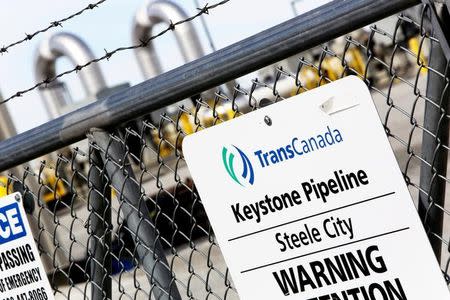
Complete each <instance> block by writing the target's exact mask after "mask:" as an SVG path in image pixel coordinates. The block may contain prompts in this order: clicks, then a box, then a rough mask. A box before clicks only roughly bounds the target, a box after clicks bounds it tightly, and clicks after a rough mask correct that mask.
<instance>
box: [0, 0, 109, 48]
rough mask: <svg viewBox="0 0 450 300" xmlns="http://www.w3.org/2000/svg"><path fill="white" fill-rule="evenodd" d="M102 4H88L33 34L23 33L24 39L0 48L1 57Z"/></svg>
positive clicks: (98, 2)
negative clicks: (13, 48) (11, 49)
mask: <svg viewBox="0 0 450 300" xmlns="http://www.w3.org/2000/svg"><path fill="white" fill-rule="evenodd" d="M103 2H106V0H100V1H97V2H95V3H91V4H88V5H87V6H86V7H84V8H83V9H81V10H79V11H77V12H75V13H73V14H71V15H69V16H67V17H65V18H63V19H60V20H56V21H52V22H50V25H48V26H47V27H45V28H42V29H39V30H36V31H35V32H33V33H25V37H24V38H22V39H19V40H17V41H15V42H13V43H10V44H9V45H7V46H3V47H1V48H0V54H2V55H3V54H5V53H7V52H8V50H9V49H10V48H12V47H15V46H18V45H20V44H22V43H24V42H27V41H31V40H32V39H33V38H34V37H35V36H37V35H39V34H41V33H44V32H47V31H49V30H50V29H52V28H55V27H63V26H62V23H64V22H66V21H69V20H71V19H73V18H75V17H77V16H79V15H81V14H83V13H84V12H86V11H88V10H93V9H94V8H97V7H98V6H99V5H100V4H102V3H103Z"/></svg>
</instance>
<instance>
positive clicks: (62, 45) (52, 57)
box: [35, 32, 106, 95]
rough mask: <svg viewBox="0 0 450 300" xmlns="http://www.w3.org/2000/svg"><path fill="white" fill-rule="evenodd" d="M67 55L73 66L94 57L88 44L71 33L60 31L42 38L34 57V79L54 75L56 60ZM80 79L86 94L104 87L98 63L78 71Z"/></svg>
mask: <svg viewBox="0 0 450 300" xmlns="http://www.w3.org/2000/svg"><path fill="white" fill-rule="evenodd" d="M60 57H67V58H68V59H69V60H70V61H71V63H72V64H73V65H74V66H77V65H84V64H86V63H87V62H89V61H91V60H93V59H95V56H94V54H93V52H92V51H91V49H90V48H89V47H88V45H87V44H86V43H85V42H84V41H83V40H81V39H80V38H79V37H77V36H76V35H74V34H72V33H68V32H60V33H56V34H54V35H52V36H50V37H49V38H47V39H45V40H43V41H42V42H41V43H40V45H39V47H38V49H37V53H36V58H35V80H36V82H40V81H43V80H45V79H47V78H53V77H54V76H55V75H56V70H55V66H56V60H57V59H58V58H60ZM79 76H80V80H81V81H82V84H83V87H84V89H85V91H86V93H87V94H88V95H95V94H97V93H98V92H99V91H101V90H102V89H104V88H105V87H106V83H105V79H104V76H103V74H102V72H101V70H100V67H99V66H98V64H95V63H94V64H91V65H89V66H88V67H86V68H84V69H83V70H81V71H80V72H79Z"/></svg>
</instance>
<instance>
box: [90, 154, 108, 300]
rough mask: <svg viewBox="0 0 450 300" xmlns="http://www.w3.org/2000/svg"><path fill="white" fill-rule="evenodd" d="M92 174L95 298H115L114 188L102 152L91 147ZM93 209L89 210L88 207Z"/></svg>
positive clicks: (92, 291) (92, 274)
mask: <svg viewBox="0 0 450 300" xmlns="http://www.w3.org/2000/svg"><path fill="white" fill-rule="evenodd" d="M89 165H90V166H91V168H90V170H89V174H88V183H89V196H88V206H90V208H91V209H92V211H91V213H90V215H89V231H90V232H89V234H90V237H89V242H88V247H89V258H88V259H90V266H89V268H90V280H91V281H92V282H94V283H95V286H94V285H93V286H92V287H91V297H92V298H91V299H93V300H96V299H112V298H111V297H112V286H111V230H112V225H111V188H110V187H109V182H108V180H107V178H106V177H105V176H106V170H105V168H104V165H103V161H102V158H101V155H100V153H99V152H98V151H97V150H96V149H94V148H93V147H90V149H89ZM88 209H89V208H88Z"/></svg>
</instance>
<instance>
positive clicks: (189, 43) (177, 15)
mask: <svg viewBox="0 0 450 300" xmlns="http://www.w3.org/2000/svg"><path fill="white" fill-rule="evenodd" d="M188 17H189V16H188V15H187V14H186V12H185V11H184V10H183V9H182V8H181V7H180V6H178V5H177V4H176V3H174V2H172V1H169V0H156V1H151V2H147V3H146V4H145V5H144V6H142V7H141V8H140V9H139V10H138V11H137V13H136V16H135V18H134V24H133V31H132V39H133V43H135V44H139V43H140V42H141V41H145V40H147V39H148V38H149V37H151V36H152V33H153V28H154V27H155V26H156V25H158V24H160V23H164V24H167V25H169V24H170V22H173V23H176V22H178V21H181V20H185V19H187V18H188ZM173 32H174V34H175V38H176V41H177V44H178V47H179V48H180V51H181V55H182V56H183V59H184V61H185V62H190V61H193V60H196V59H198V58H200V57H203V56H204V55H205V53H204V51H203V48H202V46H201V43H200V39H199V37H198V34H197V32H196V30H195V28H194V26H193V24H192V23H191V22H186V23H183V24H180V25H177V26H176V27H175V30H174V31H173ZM135 53H136V57H137V60H138V62H139V67H140V68H141V71H142V73H143V74H144V76H145V78H146V79H149V78H152V77H155V76H157V75H159V74H161V73H162V72H163V70H162V67H161V63H160V60H159V58H158V56H157V54H156V50H155V47H154V45H153V43H152V41H150V42H149V44H148V46H147V47H146V48H138V49H136V50H135Z"/></svg>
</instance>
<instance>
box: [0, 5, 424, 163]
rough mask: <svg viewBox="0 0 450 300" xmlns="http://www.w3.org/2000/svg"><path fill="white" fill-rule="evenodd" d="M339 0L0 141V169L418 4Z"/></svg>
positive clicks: (40, 154) (35, 156) (68, 143)
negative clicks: (92, 130)
mask: <svg viewBox="0 0 450 300" xmlns="http://www.w3.org/2000/svg"><path fill="white" fill-rule="evenodd" d="M418 3H420V1H418V0H336V1H333V2H330V3H328V4H327V5H324V6H321V7H318V8H317V9H315V10H313V11H310V12H309V13H307V14H304V15H300V16H298V17H295V18H293V19H291V20H288V21H286V22H284V23H281V24H279V25H277V26H274V27H272V28H270V29H267V30H265V31H262V32H260V33H258V34H256V35H254V36H251V37H249V38H247V39H244V40H242V41H240V42H237V43H235V44H233V45H230V46H228V47H226V48H224V49H221V50H218V51H216V52H214V53H212V54H209V55H207V56H204V57H202V58H200V59H198V60H196V61H193V62H191V63H188V64H185V65H183V66H181V67H179V68H176V69H174V70H172V71H169V72H167V73H164V74H162V75H160V76H157V77H155V78H153V79H150V80H147V81H144V82H142V83H140V84H138V85H135V86H133V87H131V88H128V89H126V90H124V91H122V92H119V93H117V94H114V95H112V96H110V97H108V98H107V99H105V100H103V101H97V102H94V103H92V104H90V105H88V106H85V107H83V108H81V109H78V110H76V111H74V112H72V113H69V114H67V115H65V116H62V117H60V118H57V119H54V120H52V121H50V122H48V123H46V124H43V125H41V126H38V127H36V128H34V129H31V130H29V131H27V132H24V133H22V134H19V135H17V136H15V137H13V138H10V139H8V140H6V141H3V142H1V143H0V171H2V170H6V169H9V168H11V167H13V166H16V165H18V164H21V163H24V162H26V161H29V160H31V159H34V158H37V157H39V156H42V155H44V154H46V153H49V152H51V151H54V150H57V149H59V148H62V147H64V146H67V145H70V144H71V143H74V142H76V141H79V140H82V139H84V138H85V133H86V132H87V131H88V130H89V129H90V128H94V127H97V128H104V129H107V128H111V127H113V126H117V125H119V124H122V123H124V122H126V121H128V120H130V119H134V118H138V117H140V116H143V115H145V114H148V113H149V112H151V111H154V110H156V109H158V108H161V107H164V106H167V105H169V104H172V103H175V102H177V101H180V100H182V99H185V98H187V97H190V96H192V95H196V94H199V93H201V92H203V91H205V90H208V89H211V88H213V87H215V86H218V85H220V84H222V83H224V82H227V81H229V80H231V79H234V78H237V77H240V76H242V75H245V74H248V73H250V72H253V71H255V70H257V69H260V68H262V67H264V66H267V65H270V64H272V63H275V62H277V61H280V60H282V59H285V58H287V57H289V56H292V55H294V54H296V53H299V52H301V51H304V50H307V49H310V48H311V47H314V46H317V45H319V44H321V43H323V42H326V41H329V40H331V39H333V38H336V37H338V36H341V35H343V34H345V33H348V32H351V31H353V30H355V29H358V28H360V27H362V26H365V25H368V24H370V23H373V22H375V21H377V20H379V19H382V18H384V17H387V16H389V15H392V14H394V13H397V12H399V11H401V10H404V9H406V8H408V7H411V6H413V5H414V4H418Z"/></svg>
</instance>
